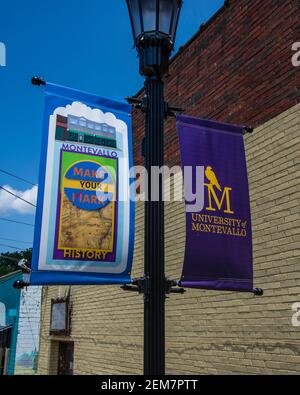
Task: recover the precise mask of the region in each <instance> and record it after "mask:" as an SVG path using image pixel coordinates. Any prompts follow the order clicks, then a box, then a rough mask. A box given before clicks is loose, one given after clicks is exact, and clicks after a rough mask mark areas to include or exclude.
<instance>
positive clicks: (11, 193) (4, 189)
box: [0, 185, 36, 207]
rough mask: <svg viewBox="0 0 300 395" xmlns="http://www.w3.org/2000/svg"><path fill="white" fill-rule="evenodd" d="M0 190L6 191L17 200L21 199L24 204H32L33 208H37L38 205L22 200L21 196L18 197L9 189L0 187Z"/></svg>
mask: <svg viewBox="0 0 300 395" xmlns="http://www.w3.org/2000/svg"><path fill="white" fill-rule="evenodd" d="M0 189H2V190H3V191H5V192H7V193H9V194H10V195H12V196H14V197H15V198H17V199H20V200H22V201H23V202H25V203H27V204H30V206H32V207H36V205H35V204H33V203H31V202H29V201H28V200H26V199H23V198H21V197H20V196H18V195H16V194H15V193H13V192H11V191H9V190H8V189H6V188H4V187H2V186H1V185H0Z"/></svg>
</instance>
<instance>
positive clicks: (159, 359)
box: [126, 0, 182, 375]
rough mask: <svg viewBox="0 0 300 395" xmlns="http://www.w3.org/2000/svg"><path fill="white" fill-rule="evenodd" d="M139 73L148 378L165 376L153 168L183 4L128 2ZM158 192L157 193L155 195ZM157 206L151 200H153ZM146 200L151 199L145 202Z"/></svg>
mask: <svg viewBox="0 0 300 395" xmlns="http://www.w3.org/2000/svg"><path fill="white" fill-rule="evenodd" d="M126 1H127V5H128V9H129V14H130V19H131V25H132V30H133V36H134V42H135V47H136V49H137V51H138V55H139V61H140V74H141V75H142V76H144V78H145V97H144V99H143V101H142V107H143V110H144V111H145V113H146V132H145V168H146V171H147V173H148V192H147V196H146V201H145V246H144V249H145V255H144V260H145V277H144V279H143V284H142V288H143V292H144V374H145V375H164V374H165V297H166V292H167V289H168V286H169V283H168V281H167V279H166V277H165V257H164V253H165V248H164V245H165V244H164V201H163V179H162V177H160V179H159V185H153V183H152V182H153V181H154V180H153V178H152V174H151V169H152V168H153V167H159V168H161V167H162V166H163V164H164V119H165V116H166V115H167V112H168V106H167V104H166V103H165V100H164V82H163V77H164V76H165V75H166V74H167V73H168V69H169V58H170V54H171V52H172V50H173V48H174V40H175V35H176V30H177V24H178V19H179V15H180V10H181V6H182V0H126ZM155 189H156V190H155ZM154 195H155V196H158V201H153V199H152V197H153V196H154ZM147 197H148V199H147Z"/></svg>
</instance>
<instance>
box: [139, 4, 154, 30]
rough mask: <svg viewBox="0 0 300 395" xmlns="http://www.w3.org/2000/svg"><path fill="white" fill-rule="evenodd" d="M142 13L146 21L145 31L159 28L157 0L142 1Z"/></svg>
mask: <svg viewBox="0 0 300 395" xmlns="http://www.w3.org/2000/svg"><path fill="white" fill-rule="evenodd" d="M141 6H142V15H143V21H144V32H153V31H156V30H157V26H156V20H157V9H156V6H157V2H156V0H143V1H141Z"/></svg>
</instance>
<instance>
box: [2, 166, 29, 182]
mask: <svg viewBox="0 0 300 395" xmlns="http://www.w3.org/2000/svg"><path fill="white" fill-rule="evenodd" d="M0 172H1V173H4V174H7V175H9V176H11V177H14V178H16V179H17V180H20V181H24V182H26V183H27V184H29V185H32V186H35V185H36V184H34V183H33V182H30V181H28V180H25V178H22V177H19V176H16V175H15V174H12V173H10V172H8V171H6V170H3V169H0Z"/></svg>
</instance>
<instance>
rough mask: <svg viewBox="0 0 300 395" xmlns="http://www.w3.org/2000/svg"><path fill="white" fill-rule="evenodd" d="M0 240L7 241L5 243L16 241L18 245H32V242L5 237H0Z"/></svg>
mask: <svg viewBox="0 0 300 395" xmlns="http://www.w3.org/2000/svg"><path fill="white" fill-rule="evenodd" d="M0 240H5V241H16V242H17V243H24V244H30V245H32V242H31V241H22V240H16V239H6V238H5V237H0Z"/></svg>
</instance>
